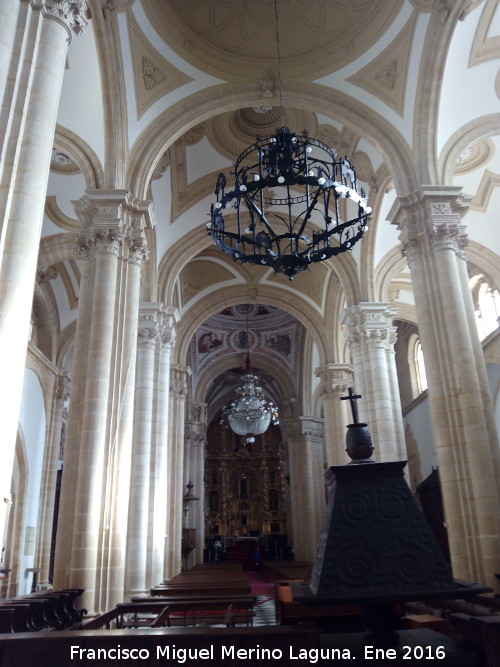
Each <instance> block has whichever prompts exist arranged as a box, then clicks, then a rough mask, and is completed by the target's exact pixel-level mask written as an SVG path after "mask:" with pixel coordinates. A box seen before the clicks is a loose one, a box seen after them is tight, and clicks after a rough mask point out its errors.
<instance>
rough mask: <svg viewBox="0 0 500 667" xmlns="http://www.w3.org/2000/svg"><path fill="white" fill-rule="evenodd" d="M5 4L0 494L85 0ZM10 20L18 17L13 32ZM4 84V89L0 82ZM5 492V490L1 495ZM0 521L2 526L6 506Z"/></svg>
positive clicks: (10, 453) (1, 31)
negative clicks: (69, 65) (62, 106)
mask: <svg viewBox="0 0 500 667" xmlns="http://www.w3.org/2000/svg"><path fill="white" fill-rule="evenodd" d="M14 4H16V3H12V2H11V0H7V1H6V2H3V3H2V11H3V10H4V9H5V10H6V13H7V14H8V17H7V20H6V22H5V23H4V16H0V24H1V27H0V45H1V46H0V48H1V52H0V68H2V69H1V71H0V80H2V82H4V81H5V79H3V76H2V74H5V73H6V71H7V69H8V71H9V77H8V80H7V81H6V82H5V83H2V84H0V85H4V86H5V87H4V89H3V100H2V103H3V106H2V109H1V117H0V132H1V134H0V184H1V186H0V368H2V379H1V380H0V382H1V383H2V386H1V391H0V393H1V394H2V401H1V402H0V423H1V424H2V432H3V448H2V466H1V471H0V497H3V495H5V496H7V495H8V493H9V491H10V478H11V474H12V465H13V461H14V452H15V443H16V434H17V422H18V417H19V407H20V403H21V394H22V383H23V373H24V363H25V357H26V345H27V342H28V337H29V328H30V317H31V306H32V299H33V286H34V282H35V274H36V265H37V257H38V248H39V243H40V233H41V226H42V219H43V210H44V205H45V194H46V188H47V178H48V174H49V167H50V157H51V151H52V142H53V138H54V129H55V124H56V115H57V108H58V104H59V96H60V91H61V84H62V77H63V73H64V66H65V62H66V51H67V47H68V42H69V40H70V38H71V36H72V34H73V33H79V32H81V31H82V30H83V28H84V26H85V25H86V18H85V14H86V7H85V0H75V1H74V2H71V3H68V2H66V1H64V0H51V2H43V1H42V0H38V1H35V0H32V2H30V3H28V2H25V1H22V2H21V3H17V4H18V5H19V6H18V7H14ZM13 18H17V26H16V31H15V35H14V36H13V35H12V29H13V20H12V19H13ZM0 90H1V88H0ZM1 494H3V495H1ZM0 507H2V510H0V511H1V512H2V515H1V516H0V526H3V525H4V517H3V506H1V505H0Z"/></svg>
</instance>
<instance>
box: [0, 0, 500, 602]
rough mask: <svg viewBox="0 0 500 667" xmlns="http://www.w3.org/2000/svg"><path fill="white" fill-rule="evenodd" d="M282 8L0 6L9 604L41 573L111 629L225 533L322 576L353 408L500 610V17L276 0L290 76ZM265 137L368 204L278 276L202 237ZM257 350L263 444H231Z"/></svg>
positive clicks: (478, 2) (455, 564)
mask: <svg viewBox="0 0 500 667" xmlns="http://www.w3.org/2000/svg"><path fill="white" fill-rule="evenodd" d="M274 7H275V3H274V1H273V0H238V1H237V2H236V1H235V2H226V1H224V2H223V1H221V0H196V2H194V1H190V0H186V1H184V0H182V1H181V0H113V1H112V2H106V1H105V0H74V1H72V2H71V3H67V2H66V1H65V0H50V2H48V1H46V0H3V1H2V2H1V3H0V100H1V102H2V104H1V109H0V221H1V222H0V368H1V369H2V373H1V377H0V396H1V399H0V424H1V426H2V465H1V466H0V485H1V495H0V501H1V502H0V508H1V516H0V526H1V530H2V536H3V547H2V564H1V565H2V567H1V569H2V573H3V575H2V580H1V582H0V584H1V593H2V595H13V594H23V593H25V592H27V591H29V590H30V588H31V585H32V580H33V571H35V570H36V573H37V576H38V581H39V582H42V583H44V584H47V583H48V582H52V583H53V585H54V586H56V587H59V588H83V589H85V595H84V600H83V606H85V607H86V608H87V609H88V610H89V612H91V613H92V612H99V611H103V610H105V609H108V608H110V607H112V606H114V605H115V603H116V602H119V601H122V600H123V599H125V598H127V597H129V596H131V595H134V594H136V593H141V592H144V591H147V590H148V589H149V588H150V587H151V586H153V585H155V584H157V583H159V582H161V581H163V580H165V579H167V578H170V577H172V576H173V575H175V574H176V573H178V572H179V571H180V570H181V568H182V566H183V565H186V562H187V565H188V566H190V565H192V564H195V563H197V562H201V561H202V560H203V559H204V558H205V559H208V558H213V557H215V555H216V554H215V553H214V549H215V546H214V545H215V542H221V543H223V544H224V547H223V548H226V549H227V548H229V546H230V545H229V543H230V540H231V539H233V541H234V537H235V536H237V537H240V536H242V537H245V538H246V537H248V538H252V539H256V540H258V541H259V543H260V544H261V545H262V547H263V549H264V551H267V552H268V553H269V554H270V555H271V556H272V555H273V553H274V555H275V556H276V554H277V555H278V556H279V557H283V558H285V557H286V558H290V557H292V556H293V557H295V558H296V559H298V560H307V561H311V560H313V559H314V557H315V552H316V545H317V541H318V535H319V532H320V529H321V525H322V520H323V515H324V511H325V486H324V474H325V470H326V469H327V468H328V467H329V466H331V465H344V464H346V463H347V458H346V454H345V432H346V425H347V424H349V423H350V421H351V416H350V413H349V411H348V407H347V406H346V403H347V401H340V398H341V397H342V396H344V395H345V394H346V392H347V391H348V390H349V388H351V387H352V388H354V389H355V392H356V393H357V394H361V395H362V399H361V400H359V401H358V403H359V405H358V409H359V412H360V418H361V419H362V420H363V421H365V422H367V423H368V425H369V428H370V431H371V433H372V437H373V441H374V445H375V455H376V458H377V460H378V461H391V460H396V459H404V460H407V461H408V465H407V481H408V483H409V485H410V487H411V489H412V491H413V492H414V493H415V496H416V497H417V498H418V499H419V500H420V501H421V502H422V505H423V506H425V505H426V502H427V500H426V498H427V497H426V496H425V490H426V489H428V488H429V484H428V483H429V479H431V480H436V479H437V478H438V477H439V480H440V482H439V483H440V492H441V497H442V506H441V505H439V506H437V505H436V503H434V505H433V506H431V507H430V508H429V507H425V509H426V511H427V510H429V509H430V511H431V514H432V512H433V511H434V514H433V516H434V518H436V517H438V518H437V526H438V529H439V532H440V539H441V540H442V542H443V548H445V549H446V550H448V551H447V552H448V553H449V557H450V562H451V565H452V568H453V572H454V575H455V577H456V578H458V579H463V580H467V581H477V582H479V583H482V584H488V585H490V586H492V587H497V586H498V580H497V579H496V578H495V576H494V575H495V573H498V572H500V560H499V559H500V544H499V537H500V511H499V508H500V501H499V498H500V487H499V484H500V449H499V445H498V436H497V432H498V427H499V425H500V418H499V414H500V407H499V406H500V337H499V335H498V314H499V313H498V310H497V309H498V306H499V297H498V290H499V287H500V262H499V261H498V254H499V252H500V236H499V235H498V218H499V211H500V114H499V111H498V104H499V97H500V78H499V74H498V71H499V62H500V5H499V2H498V0H384V2H378V3H374V2H372V0H356V2H340V1H337V0H313V1H311V2H303V1H302V0H286V1H285V0H276V8H277V13H278V15H279V21H280V29H281V34H282V35H286V39H285V40H283V44H282V53H281V63H279V62H278V59H277V55H276V52H275V50H274V48H272V47H273V45H274V44H275V31H274V29H272V26H273V25H274V24H273V21H274ZM69 9H70V11H69ZM281 104H282V108H281ZM282 116H283V120H284V124H285V125H287V126H288V127H290V128H291V129H292V130H294V131H296V132H299V133H300V132H302V131H303V130H304V129H305V130H307V131H308V133H309V135H310V136H312V137H316V138H317V139H318V140H320V141H323V142H325V143H326V144H328V145H329V146H331V147H332V149H334V150H336V151H338V152H339V153H340V154H341V155H347V156H348V157H349V159H350V160H352V163H353V164H354V166H355V167H356V170H357V177H358V182H359V183H360V185H361V186H362V187H363V188H364V190H365V191H366V193H367V195H368V198H369V204H370V207H371V208H372V213H371V219H370V221H369V225H368V227H369V229H368V231H367V232H366V234H365V235H364V237H363V239H362V240H361V242H360V243H359V244H357V245H356V247H355V248H353V249H352V252H345V253H342V254H340V255H339V256H337V257H333V258H330V259H328V260H327V261H324V262H319V263H316V264H315V265H314V266H313V267H312V268H311V269H310V270H308V271H304V272H303V273H301V274H300V275H297V276H296V278H295V279H294V280H293V281H289V280H287V279H286V278H284V277H283V276H280V275H274V274H273V273H272V271H270V270H269V269H268V268H267V267H265V266H251V265H249V264H240V263H237V262H235V261H233V259H232V258H231V257H229V256H227V255H225V254H224V253H223V252H221V251H220V250H219V249H218V248H216V247H215V246H214V245H213V244H212V242H211V239H210V238H209V236H208V234H207V228H206V224H207V222H208V220H209V211H210V206H211V204H212V203H213V201H214V187H215V183H216V181H217V177H218V174H219V173H224V174H225V176H226V179H227V181H228V183H230V182H231V170H232V165H233V163H234V161H235V159H236V158H237V156H238V155H239V154H240V153H241V152H242V150H243V149H244V148H245V147H247V146H248V145H250V144H252V143H253V142H254V141H255V138H256V136H260V137H265V136H269V135H272V134H273V133H274V132H275V130H276V127H277V126H279V125H280V124H281V119H282ZM227 224H229V225H231V224H232V218H231V215H228V216H227ZM247 351H248V352H249V354H250V357H251V361H252V364H253V367H254V369H255V371H256V373H257V374H258V376H259V378H260V382H261V384H262V388H263V391H264V393H265V395H266V398H267V399H268V400H270V401H273V402H274V403H275V404H276V405H277V406H278V410H279V419H280V424H279V425H278V426H275V427H273V428H270V429H269V430H268V431H267V432H266V433H265V434H264V435H263V436H261V437H259V438H258V439H257V440H256V442H255V444H250V446H248V447H245V445H244V444H243V443H242V442H241V439H240V438H237V437H236V436H234V434H233V433H232V432H231V431H230V430H227V429H223V428H222V427H221V425H220V423H219V422H220V414H221V409H222V408H223V406H224V405H226V404H228V403H230V402H231V401H232V400H233V398H234V395H235V390H236V388H237V386H238V383H239V380H240V377H241V369H242V367H243V364H244V360H245V355H246V353H247ZM436 471H438V472H436ZM190 482H191V484H192V487H191V485H189V489H188V492H186V488H188V487H187V485H188V484H189V483H190ZM186 493H187V494H188V496H187V497H186ZM422 494H423V495H422ZM431 505H432V503H431ZM186 531H190V532H189V535H190V540H191V541H190V550H189V553H188V554H187V555H186V550H185V549H184V550H183V546H185V543H183V535H184V536H185V535H187V534H188V533H187V532H186ZM191 547H192V548H191ZM215 551H216V550H215ZM219 556H220V554H219V553H217V557H219Z"/></svg>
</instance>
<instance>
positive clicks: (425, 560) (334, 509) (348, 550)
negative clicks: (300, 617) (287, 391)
mask: <svg viewBox="0 0 500 667" xmlns="http://www.w3.org/2000/svg"><path fill="white" fill-rule="evenodd" d="M359 398H360V396H358V395H356V394H354V393H353V392H352V390H349V396H346V397H343V400H349V401H350V402H351V408H352V413H353V422H354V423H353V424H349V426H348V427H347V429H348V432H347V437H346V445H347V450H346V451H347V452H348V454H349V456H350V457H351V462H350V463H349V464H347V465H344V466H332V467H330V468H329V470H328V471H327V473H326V479H327V480H328V483H329V485H330V493H329V502H328V506H327V510H326V515H325V520H324V524H323V529H322V532H321V536H320V539H319V545H318V550H317V556H316V560H315V562H314V566H313V570H312V575H311V580H310V582H309V584H308V585H307V584H306V585H304V584H302V585H295V586H294V585H293V584H292V591H293V599H294V600H297V601H299V600H300V601H301V602H304V603H307V604H325V603H328V604H330V605H331V604H339V605H348V604H359V605H361V606H362V607H363V610H364V620H365V627H366V628H367V634H366V637H367V638H369V641H371V642H372V643H375V644H376V645H380V646H388V645H389V646H390V645H396V644H397V643H398V641H399V639H398V635H397V632H396V629H397V627H398V624H399V618H398V616H397V615H395V612H394V605H395V603H397V602H400V603H402V602H404V601H411V600H422V599H425V600H429V599H453V598H460V599H464V598H467V597H468V596H473V595H477V594H478V593H480V592H485V591H488V590H490V589H488V588H485V587H479V586H477V585H465V584H460V583H458V582H457V581H456V580H454V578H453V575H452V572H451V569H450V567H449V565H448V563H447V562H446V560H445V558H444V556H443V554H442V551H441V549H440V548H439V546H438V544H437V542H436V540H435V538H434V535H433V533H432V531H431V529H430V527H429V524H428V523H427V520H426V519H425V516H424V514H423V513H422V511H421V509H420V507H419V506H418V505H417V503H416V502H415V500H414V498H413V495H412V493H411V491H410V488H409V487H408V484H407V483H406V480H405V478H404V467H405V465H406V461H393V462H389V463H375V462H374V461H373V460H372V458H371V455H372V452H373V445H372V442H371V437H370V434H369V431H368V428H367V425H366V424H364V423H359V422H358V414H357V410H356V404H355V402H354V401H355V400H357V399H359Z"/></svg>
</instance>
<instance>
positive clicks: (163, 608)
mask: <svg viewBox="0 0 500 667" xmlns="http://www.w3.org/2000/svg"><path fill="white" fill-rule="evenodd" d="M254 605H255V597H254V596H245V597H243V598H238V597H231V598H217V599H215V600H214V599H210V598H192V599H189V600H188V599H182V598H176V599H171V600H168V599H164V598H160V599H158V598H149V599H142V600H140V601H135V602H121V603H119V604H117V605H116V607H115V608H114V609H112V610H110V611H108V612H105V613H104V614H102V615H100V616H97V617H96V618H94V619H92V620H89V621H87V622H86V623H84V624H83V625H82V629H84V630H96V629H100V628H104V627H105V628H108V629H110V628H111V626H113V627H114V628H117V629H123V628H141V627H142V628H144V627H152V628H159V627H171V626H174V625H182V626H189V625H202V624H203V625H219V624H225V625H227V624H228V623H229V624H230V625H232V626H236V625H240V624H244V625H246V626H251V625H252V623H253V615H254V614H253V607H254Z"/></svg>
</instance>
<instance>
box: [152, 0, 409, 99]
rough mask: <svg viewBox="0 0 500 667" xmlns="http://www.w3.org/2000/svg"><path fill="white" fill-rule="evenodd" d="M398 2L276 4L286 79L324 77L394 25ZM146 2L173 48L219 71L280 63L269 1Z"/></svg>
mask: <svg viewBox="0 0 500 667" xmlns="http://www.w3.org/2000/svg"><path fill="white" fill-rule="evenodd" d="M285 5H286V6H285ZM401 6H402V1H401V0H394V1H393V2H384V3H373V2H372V0H356V2H355V3H352V2H351V3H346V2H339V1H336V2H329V1H328V0H316V2H314V3H304V2H303V1H302V0H288V2H287V3H284V4H283V5H282V3H279V4H278V14H279V22H280V27H281V29H282V30H283V34H286V35H287V37H288V38H287V40H285V41H284V43H283V45H282V50H281V58H280V60H281V63H280V64H281V73H282V76H283V78H287V79H290V78H295V79H298V78H307V77H311V76H312V75H314V76H323V75H326V74H327V73H330V72H332V71H335V70H338V69H340V68H341V67H343V66H344V65H346V64H347V63H348V62H352V61H353V60H355V59H357V58H359V57H360V56H361V54H362V53H364V52H365V51H366V50H367V49H369V48H370V47H371V46H372V45H373V44H375V43H376V42H377V40H378V39H379V38H380V36H381V34H383V33H384V32H385V30H386V29H387V26H388V25H391V24H392V22H393V21H394V19H395V17H396V16H397V14H398V12H399V10H400V8H401ZM144 9H145V11H146V14H147V16H148V18H149V20H150V22H151V24H152V25H155V26H157V30H158V32H159V34H160V36H161V37H162V38H163V39H164V40H165V41H166V42H167V43H168V44H169V45H170V46H171V47H172V48H174V49H175V50H176V51H177V53H179V54H180V55H181V56H182V57H183V58H184V59H186V60H188V61H189V62H191V63H192V64H194V65H195V66H196V67H198V68H200V69H201V70H203V71H205V72H208V73H210V74H213V75H214V76H216V77H218V78H221V79H223V80H234V79H240V80H241V79H244V80H253V81H256V82H257V81H258V82H259V83H260V82H261V81H262V79H263V76H264V77H266V75H267V77H270V76H271V75H270V74H269V72H270V71H271V70H274V69H275V68H276V69H277V54H276V46H275V39H274V35H273V30H272V26H273V25H274V21H275V17H274V7H273V4H272V3H269V2H261V1H259V2H256V1H255V0H239V2H229V3H221V2H220V1H219V0H199V1H198V2H196V3H195V4H193V3H188V2H185V1H184V0H169V2H165V1H164V0H145V2H144ZM319 26H321V30H319V29H318V27H319ZM353 26H355V36H354V30H353ZM235 35H236V36H237V39H236V40H235V39H234V36H235ZM271 37H273V38H271ZM262 88H263V94H264V95H265V94H266V92H272V91H273V84H272V83H271V82H269V81H267V82H265V83H263V85H262ZM264 99H266V98H264Z"/></svg>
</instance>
